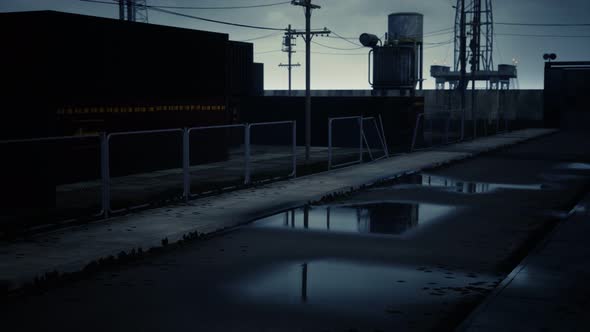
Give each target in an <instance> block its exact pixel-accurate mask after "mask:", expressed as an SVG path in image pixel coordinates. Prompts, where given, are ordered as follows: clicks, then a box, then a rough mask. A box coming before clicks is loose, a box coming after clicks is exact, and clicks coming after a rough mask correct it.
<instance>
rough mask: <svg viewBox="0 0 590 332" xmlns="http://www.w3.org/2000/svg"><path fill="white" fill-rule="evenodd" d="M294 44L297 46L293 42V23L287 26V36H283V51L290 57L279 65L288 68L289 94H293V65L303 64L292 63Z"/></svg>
mask: <svg viewBox="0 0 590 332" xmlns="http://www.w3.org/2000/svg"><path fill="white" fill-rule="evenodd" d="M293 46H295V45H294V44H293V29H291V24H289V27H288V28H287V32H285V37H284V38H283V52H286V53H287V57H288V61H289V62H288V64H286V65H284V64H282V63H281V64H279V67H287V70H288V71H289V96H291V70H292V69H293V67H299V66H301V65H300V64H298V63H297V64H292V62H291V59H292V55H293V53H295V51H293Z"/></svg>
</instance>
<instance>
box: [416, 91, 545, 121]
mask: <svg viewBox="0 0 590 332" xmlns="http://www.w3.org/2000/svg"><path fill="white" fill-rule="evenodd" d="M421 93H422V94H423V95H424V109H425V112H427V113H429V112H434V111H436V110H438V109H441V108H443V109H449V108H450V109H456V108H460V105H461V95H460V94H459V93H457V92H456V91H449V90H438V91H437V90H424V91H422V92H421ZM475 93H476V98H477V99H476V101H477V105H476V109H477V117H478V118H495V116H496V114H497V112H502V113H503V114H505V116H506V117H507V118H508V119H510V120H518V121H526V122H539V123H540V122H541V121H543V90H503V91H490V90H476V91H475ZM466 97H467V98H466V105H467V106H466V107H467V109H470V108H471V105H472V104H471V97H472V92H471V91H467V95H466ZM467 113H468V114H467V117H468V118H469V119H470V118H471V113H470V112H467Z"/></svg>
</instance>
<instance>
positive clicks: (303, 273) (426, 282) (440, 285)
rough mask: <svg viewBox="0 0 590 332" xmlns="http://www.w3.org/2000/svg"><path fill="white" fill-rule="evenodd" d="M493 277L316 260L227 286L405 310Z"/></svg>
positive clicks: (276, 299) (254, 298)
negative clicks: (412, 305) (409, 305)
mask: <svg viewBox="0 0 590 332" xmlns="http://www.w3.org/2000/svg"><path fill="white" fill-rule="evenodd" d="M494 282H497V281H496V280H495V278H494V277H492V276H484V275H477V274H473V273H464V272H456V271H450V270H445V269H439V268H427V267H420V268H416V267H407V266H392V265H381V264H370V263H359V262H354V261H339V260H317V261H310V262H304V263H284V264H279V265H277V266H273V267H272V268H267V269H263V270H260V271H257V272H255V273H254V274H251V275H248V276H241V279H240V280H238V281H236V284H233V285H232V286H230V288H232V289H231V290H230V291H231V293H232V295H233V296H236V294H237V296H238V297H239V298H240V299H242V300H243V301H247V302H266V303H276V304H305V305H308V306H316V305H317V307H321V308H322V309H323V310H326V309H328V310H330V309H331V310H343V311H346V310H347V309H350V308H351V307H352V308H354V310H357V311H361V312H362V311H371V312H373V313H384V312H385V311H386V308H388V307H389V308H392V307H393V308H397V305H396V304H399V305H400V306H402V307H400V308H398V310H403V311H405V309H402V308H403V306H407V305H408V304H417V303H430V302H432V301H433V299H434V298H439V299H440V297H447V299H448V296H451V297H454V296H465V295H471V294H478V293H484V292H487V291H489V289H491V288H493V286H494V285H495V284H494Z"/></svg>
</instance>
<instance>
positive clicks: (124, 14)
mask: <svg viewBox="0 0 590 332" xmlns="http://www.w3.org/2000/svg"><path fill="white" fill-rule="evenodd" d="M115 2H118V3H119V19H120V20H121V21H131V22H143V23H148V7H147V0H115Z"/></svg>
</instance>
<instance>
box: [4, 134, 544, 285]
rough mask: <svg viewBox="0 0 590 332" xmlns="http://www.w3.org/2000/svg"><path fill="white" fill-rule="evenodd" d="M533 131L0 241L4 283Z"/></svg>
mask: <svg viewBox="0 0 590 332" xmlns="http://www.w3.org/2000/svg"><path fill="white" fill-rule="evenodd" d="M553 132H554V131H553V130H546V129H528V130H522V131H517V132H512V133H506V134H501V135H497V136H492V137H485V138H480V139H477V140H475V141H470V142H464V143H458V144H453V145H448V146H445V147H441V148H439V149H433V150H431V151H423V152H418V153H412V154H407V155H403V156H397V157H395V158H391V159H386V160H382V161H379V162H375V163H370V164H363V165H357V166H353V167H348V168H344V169H339V170H335V171H332V172H325V173H319V174H315V175H311V176H306V177H301V178H297V179H293V180H289V181H283V182H277V183H272V184H268V185H265V186H261V187H257V188H251V189H245V190H240V191H236V192H231V193H227V194H222V195H219V196H214V197H209V198H203V199H199V200H195V201H192V202H190V203H189V204H181V205H180V204H179V205H175V206H170V207H164V208H158V209H153V210H146V211H142V212H138V213H134V214H130V215H127V216H123V217H118V218H113V219H109V220H107V221H101V222H96V223H92V224H88V225H84V226H78V227H72V228H67V229H63V230H59V231H55V232H51V233H46V234H40V235H37V236H34V237H31V238H29V239H26V240H23V241H19V242H16V243H0V285H1V287H2V288H4V289H5V290H10V289H15V288H18V287H20V286H22V285H23V284H24V283H26V282H30V281H32V280H33V279H34V278H35V277H37V276H40V275H43V274H45V273H47V272H51V271H56V270H57V271H59V272H75V271H79V270H80V269H82V268H83V267H84V266H85V265H87V264H88V263H89V262H91V261H94V260H96V259H98V258H101V257H107V256H109V255H115V256H116V255H117V254H118V253H119V252H121V251H130V250H132V249H136V248H142V249H144V250H145V249H148V248H152V247H157V246H160V245H161V243H162V240H163V239H164V238H165V239H167V240H168V241H169V242H175V241H177V240H179V239H182V237H183V235H186V234H188V233H190V232H195V231H196V232H199V233H201V234H203V233H204V234H208V233H212V232H215V231H219V230H222V229H226V228H230V227H234V226H237V225H240V224H244V223H247V222H249V221H252V220H254V219H257V218H260V217H263V216H266V215H270V214H273V213H276V212H279V211H281V210H284V209H288V208H292V207H296V206H300V205H302V204H304V203H306V202H308V201H313V200H318V199H320V198H321V197H323V196H325V195H327V194H330V193H334V192H339V191H344V190H349V189H350V188H358V187H360V186H362V185H365V184H370V183H373V182H376V181H380V180H383V179H387V178H391V177H394V176H397V175H402V174H405V173H408V172H416V171H420V170H422V169H425V168H432V167H435V166H439V165H442V164H446V163H450V162H453V161H458V160H461V159H465V158H469V157H473V156H475V155H477V154H480V153H483V152H486V151H491V150H494V149H499V148H502V147H506V146H509V145H514V144H517V143H520V142H523V141H526V140H529V139H532V138H536V137H540V136H543V135H547V134H551V133H553Z"/></svg>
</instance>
